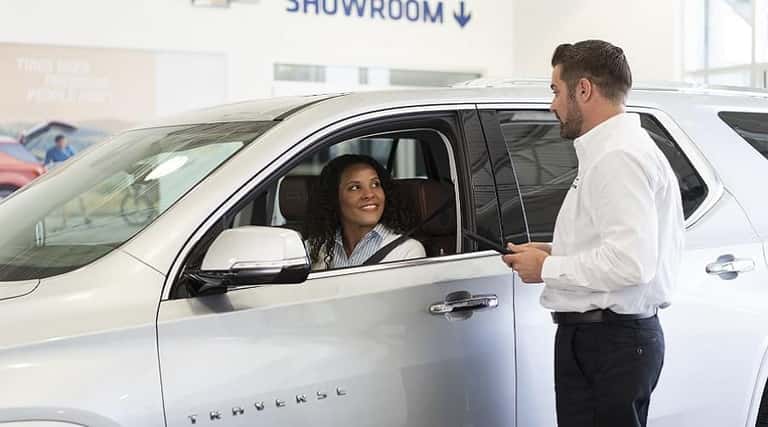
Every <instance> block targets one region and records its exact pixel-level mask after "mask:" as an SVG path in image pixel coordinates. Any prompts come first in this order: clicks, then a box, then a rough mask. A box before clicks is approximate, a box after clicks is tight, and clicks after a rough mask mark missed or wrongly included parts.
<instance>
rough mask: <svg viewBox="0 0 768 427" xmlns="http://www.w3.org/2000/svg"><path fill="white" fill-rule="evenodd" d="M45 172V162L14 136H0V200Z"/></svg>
mask: <svg viewBox="0 0 768 427" xmlns="http://www.w3.org/2000/svg"><path fill="white" fill-rule="evenodd" d="M43 173H45V167H44V166H43V164H42V163H41V162H40V161H39V160H38V159H37V158H36V157H35V156H34V155H33V154H32V153H30V152H29V150H27V149H26V148H25V147H24V146H23V145H22V144H20V143H19V142H18V141H17V140H15V139H13V138H8V137H3V136H0V200H1V199H3V198H5V197H7V196H8V195H9V194H11V193H13V192H14V191H16V190H17V189H19V188H21V187H23V186H25V185H27V184H28V183H29V182H30V181H32V180H33V179H35V178H37V177H38V176H40V175H42V174H43Z"/></svg>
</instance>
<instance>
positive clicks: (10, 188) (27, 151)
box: [0, 121, 77, 200]
mask: <svg viewBox="0 0 768 427" xmlns="http://www.w3.org/2000/svg"><path fill="white" fill-rule="evenodd" d="M75 130H77V128H76V127H74V126H72V125H70V124H68V123H64V122H59V121H49V122H43V123H40V124H38V125H36V126H34V127H32V128H30V129H27V130H26V131H24V132H22V133H21V136H20V137H19V140H16V139H15V138H12V137H9V136H2V135H0V200H2V199H3V198H5V197H7V196H8V195H9V194H11V193H13V192H14V191H16V190H18V189H19V188H21V187H23V186H25V185H27V184H28V183H29V182H30V181H32V180H33V179H35V178H37V177H38V176H40V175H42V174H43V173H45V167H44V166H43V163H42V162H43V159H44V158H45V150H47V149H48V148H50V147H51V146H52V144H53V137H54V135H55V134H59V133H62V134H65V135H66V134H70V133H72V132H74V131H75Z"/></svg>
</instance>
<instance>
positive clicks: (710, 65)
mask: <svg viewBox="0 0 768 427" xmlns="http://www.w3.org/2000/svg"><path fill="white" fill-rule="evenodd" d="M683 5H684V6H683V7H684V11H683V17H684V36H683V40H684V50H685V55H684V61H685V63H684V66H685V74H684V75H685V80H686V81H689V82H692V83H706V84H711V85H726V86H752V87H759V88H766V87H768V0H706V1H702V0H685V1H684V3H683Z"/></svg>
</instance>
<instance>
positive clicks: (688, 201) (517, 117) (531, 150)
mask: <svg viewBox="0 0 768 427" xmlns="http://www.w3.org/2000/svg"><path fill="white" fill-rule="evenodd" d="M640 119H641V123H642V126H643V128H644V129H645V130H646V131H647V132H648V134H649V135H650V136H651V138H652V139H653V140H654V142H656V144H657V145H658V147H659V148H660V149H661V151H662V152H663V153H664V155H665V156H666V157H667V159H668V160H669V162H670V164H671V166H672V168H673V169H674V171H675V174H676V175H677V178H678V183H679V185H680V192H681V198H682V201H683V210H684V212H685V216H686V218H687V217H689V216H690V215H691V214H692V213H693V212H694V211H695V210H696V209H697V208H698V207H699V206H700V205H701V203H702V202H703V201H704V199H705V198H706V195H707V186H706V184H705V183H704V181H703V179H702V178H701V176H700V175H699V174H698V173H697V172H696V170H695V169H694V168H693V166H692V165H691V162H690V161H689V160H688V158H687V157H686V156H685V154H684V153H683V152H682V151H681V150H680V147H679V146H678V145H677V143H675V141H674V140H673V138H672V137H671V136H670V134H669V133H668V132H667V131H666V130H665V129H664V128H663V127H662V126H661V124H660V123H659V122H658V120H656V119H655V118H654V117H653V116H651V115H649V114H640ZM498 121H499V125H500V127H501V131H502V134H503V136H504V143H505V146H506V149H507V152H508V154H509V156H510V159H511V161H512V164H513V165H514V168H515V175H516V177H517V181H518V184H519V186H520V193H521V194H522V198H523V202H524V206H525V215H526V219H527V223H528V229H529V234H530V238H531V240H533V241H551V239H552V233H553V231H554V225H555V220H556V218H557V214H558V212H559V210H560V205H561V204H562V202H563V200H564V198H565V195H566V193H567V192H568V189H569V188H570V185H571V183H572V182H573V179H574V178H575V177H576V173H577V169H578V160H577V158H576V152H575V150H574V147H573V141H572V140H567V139H563V138H561V137H560V124H559V122H558V121H557V119H556V118H555V116H554V114H553V113H551V112H548V111H541V110H535V111H534V110H521V111H500V112H499V114H498ZM504 221H505V223H506V222H507V221H508V219H507V218H505V219H504Z"/></svg>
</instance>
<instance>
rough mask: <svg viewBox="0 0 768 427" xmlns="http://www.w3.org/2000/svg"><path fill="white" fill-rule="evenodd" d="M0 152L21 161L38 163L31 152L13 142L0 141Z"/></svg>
mask: <svg viewBox="0 0 768 427" xmlns="http://www.w3.org/2000/svg"><path fill="white" fill-rule="evenodd" d="M0 153H4V154H7V155H9V156H11V157H13V158H16V159H18V160H21V161H23V162H30V163H38V161H37V159H36V158H35V156H33V155H32V153H30V152H29V151H28V150H27V149H26V148H24V146H23V145H21V144H17V143H15V142H8V143H0Z"/></svg>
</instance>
